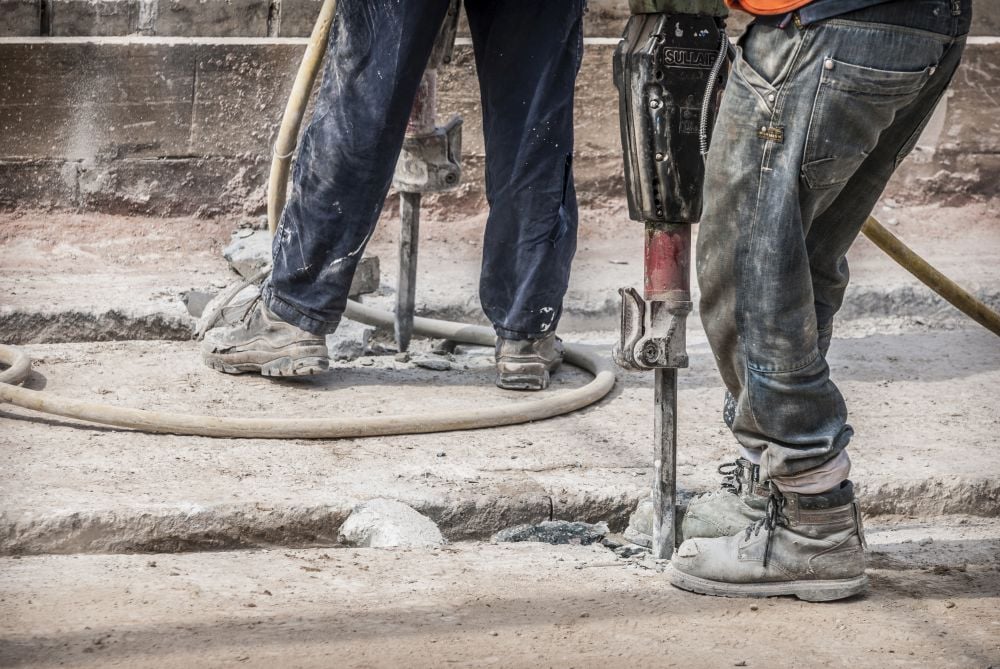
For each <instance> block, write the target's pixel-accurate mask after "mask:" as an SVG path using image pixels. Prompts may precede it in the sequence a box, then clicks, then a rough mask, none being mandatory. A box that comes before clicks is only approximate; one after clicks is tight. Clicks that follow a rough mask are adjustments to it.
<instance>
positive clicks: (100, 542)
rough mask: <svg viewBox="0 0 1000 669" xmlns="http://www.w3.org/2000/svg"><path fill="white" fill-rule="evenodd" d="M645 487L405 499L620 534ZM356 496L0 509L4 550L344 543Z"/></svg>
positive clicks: (424, 508)
mask: <svg viewBox="0 0 1000 669" xmlns="http://www.w3.org/2000/svg"><path fill="white" fill-rule="evenodd" d="M856 492H857V494H858V498H859V500H860V502H861V506H862V509H863V511H864V513H865V515H866V517H878V516H889V515H891V516H944V515H955V514H964V515H973V516H984V517H995V516H997V515H998V514H1000V481H997V480H994V479H987V478H982V479H976V480H966V479H962V478H959V477H946V478H928V479H923V480H915V481H896V482H878V481H868V482H865V481H860V482H859V483H858V484H857V488H856ZM648 495H649V492H648V491H647V490H645V489H633V490H627V491H626V490H609V491H595V492H591V493H579V494H567V493H554V494H551V495H548V494H544V493H533V494H524V495H515V496H495V497H488V496H475V497H464V498H445V499H441V500H401V501H403V502H405V503H406V504H407V505H409V506H411V507H412V508H413V509H414V510H415V511H417V512H418V513H420V514H422V515H424V516H427V517H428V518H430V519H431V520H432V521H434V523H435V524H437V526H438V528H439V529H440V531H441V533H442V535H443V536H444V538H445V539H447V540H448V541H452V542H454V541H470V540H487V539H489V538H490V537H492V536H493V535H494V534H496V533H497V532H499V531H501V530H504V529H507V528H510V527H513V526H516V525H524V524H531V525H534V524H538V523H541V522H544V521H548V520H568V521H579V522H585V523H600V522H604V523H607V525H608V527H609V528H610V530H611V531H612V532H620V531H621V530H622V529H623V528H624V527H625V526H626V525H627V523H628V517H629V514H630V513H631V512H632V511H633V510H634V509H635V507H636V505H637V504H638V502H639V500H641V499H643V498H645V497H647V496H648ZM359 502H360V501H359V500H341V501H336V502H332V503H330V504H315V505H294V504H290V505H274V504H265V503H255V502H249V503H245V504H219V505H214V506H198V505H191V504H188V505H176V506H164V505H159V506H156V507H135V508H126V509H106V510H101V509H95V510H88V511H71V510H61V511H53V512H44V513H41V512H37V511H25V512H21V513H17V512H13V511H7V512H4V513H2V514H0V555H39V554H69V553H135V552H150V553H158V552H187V551H203V550H232V549H250V548H263V547H274V546H282V547H287V548H303V547H337V546H342V545H343V544H341V543H340V542H339V533H340V530H341V527H342V525H343V523H344V521H345V520H346V519H347V518H348V516H349V515H350V514H351V512H352V510H353V509H354V508H355V507H356V505H357V504H358V503H359Z"/></svg>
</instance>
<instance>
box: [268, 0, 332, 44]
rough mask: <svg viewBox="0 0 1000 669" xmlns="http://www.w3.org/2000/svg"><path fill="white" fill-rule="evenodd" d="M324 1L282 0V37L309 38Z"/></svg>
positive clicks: (279, 31)
mask: <svg viewBox="0 0 1000 669" xmlns="http://www.w3.org/2000/svg"><path fill="white" fill-rule="evenodd" d="M322 6H323V0H281V26H280V28H279V30H278V35H279V36H281V37H309V35H311V34H312V29H313V25H315V23H316V16H317V15H319V8H320V7H322Z"/></svg>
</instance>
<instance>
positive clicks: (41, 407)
mask: <svg viewBox="0 0 1000 669" xmlns="http://www.w3.org/2000/svg"><path fill="white" fill-rule="evenodd" d="M335 9H336V0H324V3H323V6H322V8H321V9H320V14H319V18H318V19H317V21H316V26H315V27H314V28H313V31H312V36H311V37H310V40H309V45H308V47H307V48H306V52H305V55H304V56H303V59H302V63H301V64H300V66H299V70H298V73H297V74H296V78H295V83H294V85H293V88H292V94H291V96H290V98H289V100H288V104H287V106H286V107H285V114H284V117H283V118H282V123H281V127H280V130H279V133H278V140H277V141H276V142H275V146H274V160H273V163H272V167H271V176H270V182H269V189H268V226H269V228H270V229H271V232H272V234H273V232H274V230H275V227H276V225H277V220H278V216H279V214H280V212H281V210H282V208H283V207H284V203H285V193H286V189H287V179H288V166H289V161H290V158H291V155H292V153H293V152H294V150H295V144H296V141H297V137H298V131H299V127H300V126H301V123H302V118H303V116H304V114H305V109H306V106H307V103H308V99H309V94H310V92H311V90H312V87H313V83H314V81H315V78H316V74H317V73H318V72H319V68H320V65H321V63H322V61H323V56H324V54H325V51H326V43H327V37H328V35H329V30H330V25H331V23H332V20H333V16H334V14H335ZM862 230H863V232H864V233H865V235H867V236H868V237H869V238H870V239H871V240H872V241H873V242H874V243H875V244H876V245H877V246H879V248H881V249H882V250H883V251H885V252H886V253H887V254H889V256H890V257H892V258H893V259H894V260H896V262H898V263H899V264H900V265H902V266H903V267H904V268H906V269H907V270H908V271H909V272H911V273H912V274H913V275H914V276H916V277H917V278H918V279H920V281H922V282H923V283H925V284H927V285H928V286H929V287H930V288H932V289H933V290H934V291H935V292H936V293H937V294H938V295H940V296H941V297H943V298H944V299H946V300H947V301H948V302H950V303H951V304H953V305H954V306H956V307H957V308H958V309H960V310H961V311H962V312H963V313H965V314H967V315H968V316H970V317H971V318H973V319H974V320H975V321H976V322H978V323H980V324H982V325H983V326H985V327H986V328H988V329H989V330H991V331H992V332H994V333H995V334H997V335H1000V314H997V313H996V312H995V311H993V310H991V309H990V308H989V307H987V306H986V305H985V304H983V303H982V302H980V301H979V300H977V299H976V298H975V297H973V296H972V295H970V294H969V293H968V292H966V291H965V290H963V289H962V288H961V287H960V286H958V285H957V284H956V283H955V282H954V281H952V280H951V279H949V278H948V277H946V276H944V275H943V274H941V272H939V271H937V270H936V269H934V268H933V267H932V266H931V265H930V264H928V263H927V262H926V261H925V260H923V258H921V257H920V256H918V255H917V254H916V253H914V252H913V251H912V250H910V249H909V248H907V247H906V245H905V244H903V243H902V242H901V241H900V240H899V239H898V238H897V237H895V236H894V235H893V234H892V233H890V232H889V231H888V230H886V229H885V228H884V227H882V226H881V225H880V224H879V223H878V221H876V220H875V219H874V218H869V219H868V221H867V222H866V223H865V226H864V228H863V229H862ZM345 315H346V316H347V317H348V318H351V319H352V320H356V321H359V322H362V323H365V324H368V325H374V326H379V327H386V328H389V327H391V326H392V324H393V315H392V314H391V313H389V312H385V311H381V310H378V309H373V308H371V307H368V306H365V305H362V304H360V303H357V302H348V305H347V312H346V314H345ZM414 333H415V334H418V335H421V336H425V337H433V338H442V339H450V340H453V341H456V342H459V343H463V344H472V345H480V346H492V345H493V342H494V340H495V334H494V333H493V331H492V330H490V329H488V328H484V327H479V326H474V325H466V324H462V323H452V322H449V321H442V320H434V319H429V318H416V319H415V320H414ZM566 361H567V362H568V363H570V364H572V365H576V366H578V367H580V368H582V369H584V370H585V371H587V372H590V373H591V374H593V375H594V378H593V380H591V381H590V383H588V384H586V385H585V386H582V387H580V388H576V389H573V390H566V391H560V392H555V393H549V394H544V395H541V396H540V398H539V399H536V400H531V401H522V402H514V403H507V404H502V405H496V406H485V407H477V408H473V409H464V410H460V411H441V412H431V413H428V412H420V413H414V414H399V415H395V416H387V415H378V416H371V417H364V418H357V417H349V418H343V417H338V418H256V417H254V418H244V417H239V418H234V417H219V416H199V415H192V414H180V413H170V412H162V411H153V410H148V409H130V408H124V407H116V406H113V405H110V404H104V403H100V402H87V401H83V400H76V399H71V398H67V397H60V396H59V395H56V394H54V393H51V392H46V391H39V390H31V389H28V388H23V387H21V386H19V385H18V384H20V383H21V382H22V381H24V380H25V379H27V378H28V376H29V375H30V373H31V359H30V358H29V357H28V355H27V353H25V352H24V351H23V350H21V349H19V348H17V347H14V346H6V345H0V365H5V366H6V367H7V369H5V370H3V371H0V402H6V403H8V404H13V405H15V406H19V407H21V408H24V409H29V410H32V411H38V412H41V413H47V414H52V415H57V416H63V417H65V418H72V419H78V420H83V421H88V422H93V423H100V424H102V425H113V426H116V427H122V428H129V429H135V430H140V431H143V432H156V433H169V434H184V435H199V436H208V437H239V438H273V439H336V438H350V437H374V436H387V435H397V434H419V433H430V432H444V431H451V430H467V429H476V428H485V427H495V426H500V425H515V424H518V423H526V422H530V421H537V420H543V419H545V418H551V417H553V416H558V415H562V414H566V413H569V412H572V411H576V410H578V409H581V408H583V407H586V406H588V405H590V404H593V403H594V402H597V401H599V400H600V399H602V398H603V397H605V396H606V395H607V394H608V393H609V392H610V391H611V389H612V388H613V387H614V384H615V374H614V371H613V369H612V367H611V364H610V363H609V362H608V361H607V360H606V359H605V358H603V357H601V356H599V355H596V354H595V353H593V352H590V351H587V350H585V349H583V348H581V347H579V346H574V345H572V344H568V345H567V346H566Z"/></svg>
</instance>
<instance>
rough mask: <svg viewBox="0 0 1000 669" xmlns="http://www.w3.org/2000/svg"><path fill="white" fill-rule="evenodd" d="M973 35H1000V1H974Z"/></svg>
mask: <svg viewBox="0 0 1000 669" xmlns="http://www.w3.org/2000/svg"><path fill="white" fill-rule="evenodd" d="M970 34H971V35H990V36H994V35H1000V0H973V1H972V30H971V32H970Z"/></svg>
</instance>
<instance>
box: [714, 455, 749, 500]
mask: <svg viewBox="0 0 1000 669" xmlns="http://www.w3.org/2000/svg"><path fill="white" fill-rule="evenodd" d="M718 472H719V474H720V475H721V476H722V477H723V479H722V489H723V490H728V491H729V492H731V493H733V494H734V495H739V494H740V493H741V492H743V467H741V466H740V461H739V460H735V461H733V462H725V463H723V464H721V465H719V469H718Z"/></svg>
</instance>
